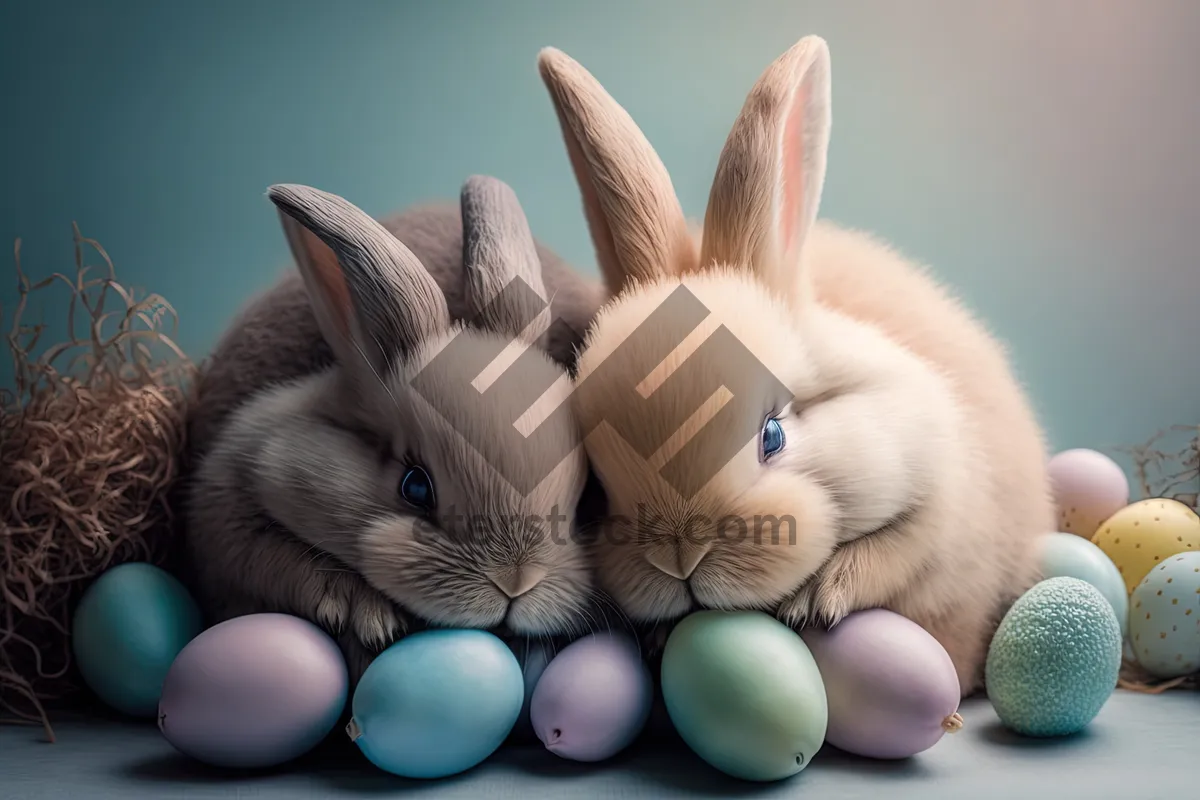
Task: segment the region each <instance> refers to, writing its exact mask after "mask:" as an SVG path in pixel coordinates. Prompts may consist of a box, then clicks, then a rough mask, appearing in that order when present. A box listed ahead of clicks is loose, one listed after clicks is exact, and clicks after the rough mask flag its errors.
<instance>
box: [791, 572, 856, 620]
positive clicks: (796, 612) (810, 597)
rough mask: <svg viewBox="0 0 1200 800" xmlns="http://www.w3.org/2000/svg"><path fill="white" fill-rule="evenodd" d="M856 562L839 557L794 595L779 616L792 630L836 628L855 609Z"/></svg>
mask: <svg viewBox="0 0 1200 800" xmlns="http://www.w3.org/2000/svg"><path fill="white" fill-rule="evenodd" d="M856 580H857V578H856V575H855V568H854V562H853V561H850V560H849V559H843V558H838V556H837V555H835V556H834V557H833V558H832V559H830V561H829V563H827V564H826V565H825V566H824V567H822V568H821V569H820V570H819V571H818V572H817V574H815V575H813V576H812V577H811V578H809V579H808V581H807V582H805V584H804V585H803V586H801V587H800V589H799V591H797V592H796V593H795V594H794V595H792V596H791V597H790V598H789V599H787V600H785V601H784V602H783V603H781V604H780V606H779V609H778V610H777V612H776V615H777V616H778V617H779V619H780V621H781V622H783V623H784V624H785V625H788V626H789V627H791V628H795V629H796V630H800V629H802V628H805V627H808V626H812V625H818V626H822V627H826V628H829V627H833V626H834V625H836V624H837V623H839V622H841V621H842V619H843V618H844V617H845V616H846V615H847V614H849V613H850V612H851V611H854V610H855V598H854V595H853V587H854V584H855V582H856Z"/></svg>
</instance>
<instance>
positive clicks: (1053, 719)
mask: <svg viewBox="0 0 1200 800" xmlns="http://www.w3.org/2000/svg"><path fill="white" fill-rule="evenodd" d="M1120 670H1121V628H1120V625H1118V624H1117V617H1116V614H1114V613H1113V610H1112V605H1111V604H1110V603H1109V602H1108V601H1107V600H1106V599H1104V595H1102V594H1100V590H1099V589H1097V588H1096V587H1094V586H1092V585H1091V584H1090V583H1088V582H1087V581H1081V580H1079V579H1078V578H1067V577H1063V578H1050V579H1048V580H1044V581H1042V582H1040V583H1038V584H1036V585H1035V586H1034V587H1033V588H1031V589H1030V590H1029V591H1027V592H1026V593H1025V594H1024V595H1022V596H1021V597H1020V598H1018V599H1017V601H1016V602H1015V603H1013V605H1012V607H1011V608H1010V609H1009V610H1008V613H1007V614H1005V616H1004V619H1002V620H1001V622H1000V626H999V627H998V628H997V629H996V633H995V636H994V637H993V638H992V642H991V646H990V647H989V649H988V655H987V664H986V666H985V673H984V674H985V677H986V681H987V695H988V699H990V700H991V702H992V706H993V707H995V709H996V714H997V716H999V717H1000V721H1001V722H1002V723H1004V725H1005V726H1006V727H1008V728H1009V729H1010V730H1012V731H1014V732H1016V733H1019V734H1022V735H1024V736H1031V737H1048V736H1065V735H1068V734H1072V733H1076V732H1078V731H1080V730H1082V729H1083V728H1084V727H1086V726H1087V725H1088V723H1090V722H1091V721H1092V720H1093V719H1095V717H1096V715H1097V714H1099V713H1100V709H1101V708H1102V707H1103V706H1104V704H1105V703H1106V702H1107V701H1108V698H1109V697H1110V696H1112V693H1113V690H1114V689H1115V688H1116V685H1117V675H1118V673H1119V672H1120Z"/></svg>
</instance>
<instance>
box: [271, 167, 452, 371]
mask: <svg viewBox="0 0 1200 800" xmlns="http://www.w3.org/2000/svg"><path fill="white" fill-rule="evenodd" d="M267 196H268V197H269V198H270V199H271V202H273V203H274V204H275V206H276V207H277V208H278V209H279V212H280V219H281V220H282V223H283V230H284V234H285V235H286V236H287V240H288V244H289V246H290V247H291V250H292V254H293V256H294V257H295V259H296V263H297V265H298V266H299V268H300V273H301V275H303V277H304V283H305V286H306V287H307V289H308V294H309V297H310V298H311V299H312V303H313V308H314V310H315V311H316V315H317V321H318V322H319V323H320V326H321V332H322V334H323V335H324V336H325V339H326V341H328V342H329V346H330V347H331V348H333V351H334V354H335V355H336V356H337V358H338V360H339V361H340V362H341V363H342V364H343V365H344V366H346V367H347V368H349V369H356V368H358V367H361V366H365V367H367V368H368V369H369V370H370V372H371V373H372V375H373V376H376V377H377V376H382V375H383V374H384V372H385V371H386V370H388V369H389V368H390V367H391V365H392V361H393V359H394V358H395V356H396V355H397V354H398V353H403V352H406V351H408V350H410V349H411V348H412V347H414V346H415V345H417V344H418V343H419V342H421V341H422V340H424V339H427V338H428V337H429V336H431V335H434V334H437V333H439V332H441V331H444V330H446V329H447V328H448V327H449V326H450V314H449V311H448V310H447V307H446V298H445V297H444V296H443V295H442V291H441V289H440V288H439V287H438V285H437V283H436V282H435V281H434V280H433V278H432V276H430V274H429V272H428V271H427V270H426V269H425V267H424V266H423V265H422V264H421V262H420V261H419V260H418V259H417V257H416V256H415V255H413V253H412V252H411V251H410V250H409V249H408V248H407V247H405V246H404V245H403V244H401V243H400V241H399V240H397V239H396V237H395V236H393V235H392V234H391V232H389V231H388V230H387V229H386V228H384V227H383V226H382V225H381V224H379V223H378V222H377V221H376V220H374V219H372V218H371V217H370V216H369V215H368V214H366V213H365V212H364V211H362V210H361V209H359V208H358V207H356V206H354V205H353V204H351V203H349V202H347V201H346V200H345V199H343V198H341V197H338V196H337V195H333V194H329V193H328V192H322V191H320V190H318V189H313V188H311V187H308V186H297V185H293V184H279V185H276V186H272V187H271V188H270V189H269V190H268V191H267Z"/></svg>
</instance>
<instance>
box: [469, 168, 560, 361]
mask: <svg viewBox="0 0 1200 800" xmlns="http://www.w3.org/2000/svg"><path fill="white" fill-rule="evenodd" d="M461 201H462V222H463V269H464V270H465V271H466V291H467V297H468V300H469V302H470V304H471V309H472V311H473V312H474V314H475V315H476V316H477V318H478V320H479V324H480V325H481V326H483V327H485V328H487V329H489V330H493V331H496V332H498V333H504V334H507V335H509V336H511V337H513V338H520V339H523V340H525V341H527V342H530V343H534V342H537V341H539V340H540V339H541V337H542V335H543V334H544V333H545V332H546V330H547V329H548V328H549V326H550V306H549V304H548V302H547V298H546V287H545V284H544V282H543V281H542V264H541V261H540V259H539V258H538V253H537V245H536V244H535V242H534V239H533V233H532V232H530V230H529V222H528V220H526V218H525V212H524V211H523V210H522V209H521V204H520V202H519V201H518V200H517V195H516V193H515V192H513V190H512V188H511V187H509V186H508V184H506V183H504V182H503V181H500V180H497V179H496V178H490V177H487V176H484V175H474V176H472V177H470V178H468V179H467V181H466V182H465V183H464V184H463V187H462V195H461Z"/></svg>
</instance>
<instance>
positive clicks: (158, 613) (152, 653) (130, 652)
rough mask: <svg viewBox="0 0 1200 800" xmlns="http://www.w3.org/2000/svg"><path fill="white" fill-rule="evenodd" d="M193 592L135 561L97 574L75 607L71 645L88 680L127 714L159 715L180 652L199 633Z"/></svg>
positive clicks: (112, 703)
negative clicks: (161, 698)
mask: <svg viewBox="0 0 1200 800" xmlns="http://www.w3.org/2000/svg"><path fill="white" fill-rule="evenodd" d="M201 629H202V620H201V616H200V610H199V608H198V607H197V606H196V602H195V601H194V600H193V599H192V597H191V595H190V594H189V593H188V591H187V589H185V588H184V586H183V584H181V583H180V582H179V581H178V580H176V579H175V578H174V577H173V576H172V575H170V574H169V573H167V572H165V571H163V570H161V569H159V568H158V567H156V566H154V565H152V564H144V563H128V564H121V565H119V566H116V567H113V568H112V569H110V570H108V571H107V572H104V573H103V574H102V575H100V577H99V578H97V579H96V580H95V581H94V582H93V583H92V585H91V586H89V587H88V589H87V591H86V592H84V595H83V597H82V598H81V599H80V601H79V605H78V607H77V608H76V609H75V616H74V618H73V620H72V622H71V647H72V650H73V652H74V654H75V663H76V665H77V666H78V667H79V672H80V674H81V675H82V676H83V680H84V682H85V683H86V684H87V685H88V687H89V688H90V689H91V690H92V691H93V692H95V693H96V695H97V696H98V697H99V698H100V699H101V700H103V701H104V702H105V703H107V704H108V705H109V706H112V707H113V708H114V709H116V710H117V711H120V712H121V713H123V714H128V715H129V716H134V717H153V716H154V715H155V714H156V713H157V712H158V699H159V695H161V694H162V685H163V680H164V679H165V678H166V676H167V671H168V670H169V669H170V667H171V663H172V662H173V661H174V660H175V656H177V655H179V651H180V650H182V649H183V648H184V646H185V645H186V644H187V643H188V642H190V641H191V640H192V639H194V638H195V637H196V636H197V635H199V633H200V631H201Z"/></svg>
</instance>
